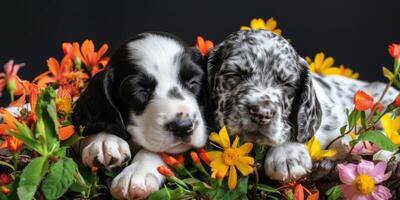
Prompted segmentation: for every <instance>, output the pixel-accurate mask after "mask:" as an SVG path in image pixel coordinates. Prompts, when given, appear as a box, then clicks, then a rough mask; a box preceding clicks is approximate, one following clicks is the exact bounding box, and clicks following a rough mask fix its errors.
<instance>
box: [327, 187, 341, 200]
mask: <svg viewBox="0 0 400 200" xmlns="http://www.w3.org/2000/svg"><path fill="white" fill-rule="evenodd" d="M325 195H326V196H328V200H337V199H339V198H340V197H341V196H342V189H340V186H338V185H337V186H333V187H331V189H329V190H328V191H326V193H325Z"/></svg>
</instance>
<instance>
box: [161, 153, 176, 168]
mask: <svg viewBox="0 0 400 200" xmlns="http://www.w3.org/2000/svg"><path fill="white" fill-rule="evenodd" d="M160 156H161V159H162V160H163V161H164V162H165V163H167V164H168V165H170V166H173V167H177V166H178V165H180V162H179V161H178V160H177V159H175V158H174V157H173V156H171V155H169V154H167V153H160Z"/></svg>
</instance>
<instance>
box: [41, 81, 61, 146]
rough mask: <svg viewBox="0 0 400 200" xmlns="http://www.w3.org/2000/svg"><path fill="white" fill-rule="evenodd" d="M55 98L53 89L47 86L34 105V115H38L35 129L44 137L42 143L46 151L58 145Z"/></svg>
mask: <svg viewBox="0 0 400 200" xmlns="http://www.w3.org/2000/svg"><path fill="white" fill-rule="evenodd" d="M55 99H56V94H55V91H54V89H53V88H51V87H48V88H46V89H44V90H42V92H41V93H40V95H39V98H38V103H37V106H36V115H37V117H38V119H37V124H36V125H37V126H38V127H37V128H35V129H36V131H37V132H38V134H39V135H41V136H42V137H44V143H45V144H44V145H46V148H47V150H48V151H51V150H52V149H55V148H56V147H58V146H59V141H58V127H57V111H56V102H55V101H56V100H55ZM43 133H44V134H43Z"/></svg>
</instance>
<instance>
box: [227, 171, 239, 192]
mask: <svg viewBox="0 0 400 200" xmlns="http://www.w3.org/2000/svg"><path fill="white" fill-rule="evenodd" d="M236 183H237V172H236V168H235V167H234V166H231V167H230V168H229V178H228V188H229V189H230V190H233V189H235V187H236Z"/></svg>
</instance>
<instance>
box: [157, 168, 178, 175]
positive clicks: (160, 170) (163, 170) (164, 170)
mask: <svg viewBox="0 0 400 200" xmlns="http://www.w3.org/2000/svg"><path fill="white" fill-rule="evenodd" d="M157 171H158V173H160V174H161V175H163V176H166V177H173V176H175V174H174V172H172V170H171V169H170V168H168V167H167V166H159V167H157Z"/></svg>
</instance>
